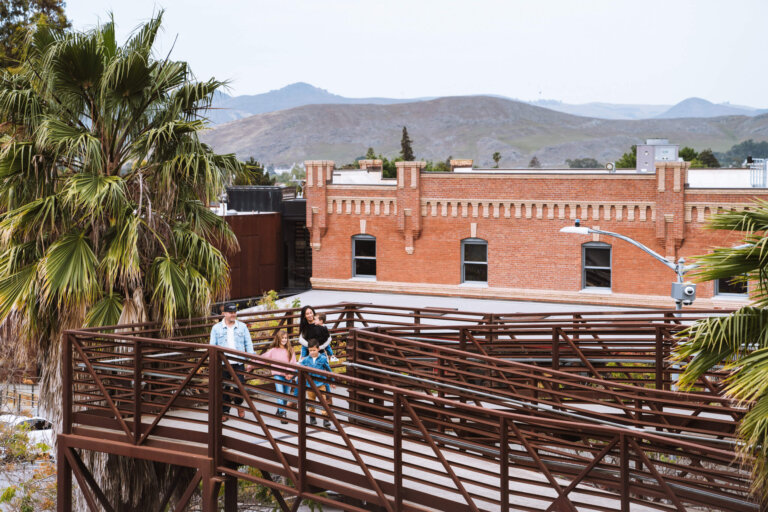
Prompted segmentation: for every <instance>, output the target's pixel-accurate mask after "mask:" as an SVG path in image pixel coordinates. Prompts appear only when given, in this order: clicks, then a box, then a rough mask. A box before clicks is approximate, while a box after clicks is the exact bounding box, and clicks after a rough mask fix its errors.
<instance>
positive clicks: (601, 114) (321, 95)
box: [208, 82, 768, 124]
mask: <svg viewBox="0 0 768 512" xmlns="http://www.w3.org/2000/svg"><path fill="white" fill-rule="evenodd" d="M493 97H497V98H503V99H507V100H513V101H519V100H516V99H514V98H508V97H505V96H493ZM431 99H435V98H434V97H425V98H409V99H395V98H346V97H344V96H339V95H338V94H333V93H330V92H328V91H326V90H325V89H320V88H318V87H315V86H313V85H310V84H308V83H304V82H297V83H295V84H290V85H287V86H285V87H283V88H282V89H277V90H274V91H269V92H266V93H263V94H255V95H250V96H248V95H245V96H228V95H227V94H224V93H219V94H217V96H216V97H215V98H214V101H213V105H212V109H211V110H210V112H209V114H208V118H209V119H210V121H211V122H212V123H213V124H222V123H228V122H230V121H236V120H238V119H242V118H245V117H248V116H252V115H254V114H264V113H266V112H275V111H277V110H286V109H289V108H295V107H302V106H304V105H329V104H332V105H362V104H368V105H392V104H396V103H413V102H416V101H427V100H431ZM528 103H529V104H531V105H535V106H537V107H543V108H547V109H550V110H554V111H557V112H563V113H565V114H572V115H575V116H582V117H595V118H599V119H654V118H658V119H673V118H682V117H718V116H731V115H745V116H754V115H760V114H765V113H766V112H768V109H762V110H760V109H756V108H753V107H745V106H738V105H730V104H727V103H721V104H714V103H711V102H709V101H707V100H704V99H701V98H688V99H686V100H683V101H681V102H680V103H678V104H677V105H627V104H615V103H584V104H579V105H574V104H569V103H562V102H560V101H556V100H538V101H533V102H528Z"/></svg>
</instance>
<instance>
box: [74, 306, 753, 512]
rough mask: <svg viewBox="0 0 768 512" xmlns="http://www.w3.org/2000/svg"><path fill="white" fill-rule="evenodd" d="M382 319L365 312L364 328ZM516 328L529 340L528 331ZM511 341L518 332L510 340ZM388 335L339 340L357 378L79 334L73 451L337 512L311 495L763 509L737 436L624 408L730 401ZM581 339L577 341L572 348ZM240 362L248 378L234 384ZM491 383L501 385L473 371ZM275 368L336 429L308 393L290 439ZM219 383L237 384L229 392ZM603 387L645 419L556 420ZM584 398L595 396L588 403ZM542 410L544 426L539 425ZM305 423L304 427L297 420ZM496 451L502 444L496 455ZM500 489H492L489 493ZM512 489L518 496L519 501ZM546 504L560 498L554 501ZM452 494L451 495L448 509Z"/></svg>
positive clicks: (182, 345) (377, 500)
mask: <svg viewBox="0 0 768 512" xmlns="http://www.w3.org/2000/svg"><path fill="white" fill-rule="evenodd" d="M344 307H345V308H346V307H347V306H346V305H345V306H344ZM337 309H339V310H342V309H340V308H337ZM343 311H345V312H346V311H348V310H347V309H343ZM372 311H375V310H374V309H373V308H368V309H367V312H368V314H370V313H371V312H372ZM343 314H346V313H343ZM368 318H370V317H368ZM625 318H626V317H625ZM655 318H660V317H659V316H656V317H655ZM604 319H605V317H601V320H600V321H597V322H596V324H597V325H600V324H604V325H605V328H606V329H607V328H608V322H603V321H602V320H604ZM496 320H497V319H496V318H494V321H496ZM526 322H528V321H527V320H526ZM329 323H330V322H329ZM357 323H359V322H357ZM520 324H521V325H520V326H523V329H527V327H524V326H525V325H528V324H527V323H525V324H523V322H520ZM545 324H546V325H547V328H548V329H549V330H550V332H552V330H553V329H554V328H560V329H562V328H564V327H563V324H562V323H561V324H560V327H556V326H553V325H552V324H551V323H549V322H546V323H545ZM350 325H351V326H354V325H355V322H354V321H351V322H350ZM461 325H464V326H466V327H467V328H472V329H474V330H475V332H478V331H480V332H484V333H487V332H493V333H494V334H498V333H499V332H503V329H501V328H500V329H496V328H495V325H493V326H492V328H490V329H488V325H478V324H474V325H469V324H461ZM496 325H498V324H496ZM579 325H580V326H581V327H580V329H581V330H580V331H579V332H580V333H581V334H582V335H583V334H585V332H584V329H585V325H587V326H588V325H589V321H586V324H585V323H584V321H583V320H582V319H580V320H579ZM512 327H513V326H512V325H511V324H508V325H507V330H508V331H509V330H510V329H512ZM613 327H614V328H615V329H616V331H615V332H626V331H625V330H624V331H623V330H622V329H623V328H622V327H621V326H617V325H614V326H613ZM442 328H443V329H445V326H443V327H442ZM411 329H412V330H411V332H413V333H416V332H420V331H419V330H420V329H423V330H426V331H430V332H434V331H436V330H437V329H438V328H437V327H435V326H430V325H428V324H415V325H413V324H412V325H411ZM451 329H452V330H455V329H456V327H455V326H451ZM383 331H384V332H375V331H372V330H355V329H352V330H351V331H348V332H347V331H344V332H347V338H348V342H349V343H350V347H349V354H348V355H349V357H350V360H349V361H348V362H349V366H348V367H349V368H350V371H349V372H347V374H339V373H327V372H324V371H321V370H315V369H311V370H310V369H307V368H306V367H303V366H300V365H296V364H291V363H275V362H273V361H271V360H269V359H265V358H263V357H261V356H260V355H256V354H246V353H243V352H238V351H233V350H229V349H225V348H222V347H216V346H211V345H208V344H203V343H195V342H190V341H179V340H167V339H158V338H152V337H150V336H147V335H146V334H148V332H147V331H143V332H142V333H141V334H131V333H126V332H121V333H114V332H94V331H93V330H77V331H69V332H68V335H67V337H66V344H65V347H64V355H63V358H62V365H63V367H62V369H63V370H64V372H63V374H64V375H63V391H64V397H63V402H62V403H63V406H64V415H63V417H64V429H63V432H64V434H65V435H66V436H75V437H77V436H82V437H88V436H93V435H99V436H101V437H102V438H103V439H106V441H104V440H102V441H101V442H102V443H103V444H104V445H105V446H106V445H108V444H109V443H114V444H115V446H117V445H119V444H128V445H131V446H133V447H134V451H135V450H138V449H141V448H142V447H147V448H150V447H152V446H155V445H157V443H161V445H162V446H164V447H166V449H173V450H179V451H184V450H194V452H195V453H198V452H199V453H206V454H207V456H208V457H210V459H211V460H212V461H214V468H215V470H216V472H218V473H219V474H225V475H229V476H234V477H237V478H240V479H244V480H251V481H259V482H261V483H262V484H264V485H267V486H268V487H272V488H273V489H275V490H279V491H280V492H283V493H288V494H293V495H295V496H298V497H301V498H310V497H311V498H312V499H317V500H318V501H320V502H321V503H324V504H328V505H332V504H335V503H336V502H335V501H334V499H332V498H327V497H320V496H317V495H315V494H313V493H312V492H311V491H312V490H313V488H315V487H321V488H325V489H329V490H333V491H335V492H337V493H339V494H342V495H346V496H351V497H355V498H357V499H362V500H363V501H367V502H369V503H371V504H376V505H378V506H381V507H384V508H385V509H387V508H388V509H390V510H393V511H394V510H398V511H399V510H402V511H404V512H409V511H414V512H415V511H416V510H417V509H420V508H419V507H428V508H438V509H443V510H447V508H446V507H450V508H451V509H452V510H467V511H469V510H477V511H480V510H489V509H495V510H509V508H510V505H511V502H510V499H511V497H512V496H517V498H515V499H528V500H539V502H540V503H541V504H542V509H546V507H547V506H549V507H550V509H556V510H560V509H561V508H568V507H577V506H578V507H581V506H586V505H587V504H589V505H590V506H593V505H595V504H597V506H598V508H599V507H603V508H604V509H605V508H607V509H619V508H623V509H625V510H628V507H629V504H630V503H637V504H646V505H649V506H652V507H655V508H658V509H661V510H673V509H679V508H680V507H681V506H682V507H685V506H689V505H693V506H698V505H707V506H714V507H720V508H721V509H723V510H758V508H757V505H755V503H754V501H752V499H751V498H750V496H749V485H750V483H751V482H750V480H749V475H748V473H747V472H746V471H744V470H743V469H740V468H739V467H738V466H734V465H733V462H734V459H733V457H734V451H733V450H732V449H724V448H719V447H718V446H716V445H720V444H724V443H728V442H730V440H732V439H733V437H732V434H731V433H728V432H720V433H717V434H715V435H714V436H713V437H712V438H709V439H708V438H706V437H705V436H699V437H696V436H689V435H688V434H687V433H686V432H694V431H695V429H693V430H691V429H690V428H688V427H686V426H685V425H684V424H683V425H679V424H676V425H671V426H666V427H663V426H661V425H656V424H653V423H648V424H649V425H653V426H651V427H646V428H643V427H642V425H643V422H648V421H649V420H648V418H650V417H659V418H661V417H669V418H673V417H675V413H674V412H673V411H669V412H667V411H664V410H663V408H662V410H661V411H654V410H651V409H644V408H643V407H639V408H637V407H636V405H635V404H631V403H629V402H631V401H632V400H640V401H642V403H654V400H656V401H659V403H663V402H664V400H667V399H669V400H672V399H673V398H674V399H676V400H677V403H678V405H679V406H680V407H701V408H703V410H713V411H714V410H718V409H717V407H718V406H717V405H709V404H722V406H726V407H721V408H722V409H728V410H731V409H732V408H731V409H729V408H728V407H727V406H728V405H729V401H728V400H726V399H724V398H722V397H718V396H716V395H713V394H702V393H700V394H695V395H691V394H680V393H676V392H672V391H668V390H664V389H658V390H657V389H643V388H639V387H637V386H632V385H630V384H627V383H622V382H612V381H609V380H606V379H600V378H596V377H582V376H579V375H574V374H573V373H571V372H568V371H565V370H564V369H561V370H556V369H552V368H543V367H541V366H536V365H532V364H527V363H523V362H516V361H505V360H501V359H499V358H496V357H494V356H493V355H489V354H484V353H480V352H478V351H468V350H469V349H471V348H472V345H471V344H470V343H467V341H466V339H465V340H464V342H462V343H463V344H462V345H460V346H456V347H454V346H451V347H448V346H445V345H440V347H439V353H438V352H435V350H436V345H435V344H434V343H431V342H427V341H418V340H412V339H409V338H408V337H407V329H405V328H403V327H392V330H388V329H383ZM393 331H396V332H393ZM566 331H568V328H566ZM510 332H511V331H510ZM539 332H542V331H539ZM643 332H650V330H648V329H645V330H644V331H643ZM654 332H655V331H654ZM394 334H398V335H399V336H398V335H394ZM497 341H498V340H496V339H493V340H492V341H489V342H487V343H485V342H484V343H483V344H482V347H484V348H483V350H485V349H486V348H487V349H488V350H490V349H491V348H492V347H494V346H495V345H494V344H495V343H497ZM583 341H584V340H580V339H574V341H573V342H574V344H576V348H577V350H579V347H578V343H579V342H583ZM364 343H377V344H379V345H377V347H378V348H372V349H371V350H372V351H370V350H369V349H367V348H364V347H363V345H362V344H364ZM478 343H479V342H478ZM503 343H508V341H507V340H504V342H503ZM503 343H502V344H501V345H503ZM550 343H551V336H550ZM643 343H645V341H644V342H643ZM501 345H500V346H501ZM371 347H373V345H372V346H371ZM385 347H389V348H386V350H385ZM460 348H461V349H463V350H460ZM366 350H368V352H365V351H366ZM377 351H378V353H379V354H384V355H381V356H380V357H381V358H380V359H379V360H375V359H374V360H373V365H372V368H374V369H375V370H376V371H379V372H380V373H381V370H384V369H386V368H387V366H386V365H388V364H390V363H388V362H387V361H386V357H394V359H392V361H395V360H398V361H408V362H409V363H410V364H412V365H413V366H411V367H406V366H401V367H400V368H401V369H403V371H406V370H408V368H410V369H412V370H413V371H412V372H410V371H407V372H406V373H408V375H405V376H402V378H398V379H400V380H398V379H394V380H392V381H391V382H390V381H389V380H388V378H384V379H381V378H370V377H372V376H368V375H366V374H365V373H364V372H362V370H363V368H362V367H363V366H364V365H365V364H367V363H366V362H365V361H369V362H370V360H369V359H365V358H366V357H369V356H368V355H365V354H375V353H376V352H377ZM387 351H390V352H391V354H389V353H387ZM397 351H400V352H399V353H397ZM392 354H394V356H392ZM416 354H425V355H429V354H432V355H434V357H435V359H434V360H435V361H441V363H440V364H439V365H435V364H432V366H431V367H430V361H429V360H428V359H424V360H419V359H418V358H416V357H415V356H416ZM385 355H386V357H385ZM356 358H357V359H356ZM361 358H363V359H361ZM577 359H578V358H577ZM230 361H237V362H242V363H244V364H245V365H246V367H247V368H248V367H253V368H250V369H246V371H238V370H236V369H235V368H234V367H232V366H231V364H230ZM398 364H400V363H398ZM355 365H357V367H356V368H355ZM369 366H371V365H369ZM427 368H430V370H433V369H436V368H440V369H441V370H440V372H443V373H439V372H438V373H433V374H432V376H431V378H427V377H426V376H424V375H422V374H424V373H425V372H426V369H427ZM481 369H483V370H484V371H488V372H491V373H490V374H489V376H483V375H482V374H479V373H473V372H476V371H478V370H481ZM125 370H128V371H127V372H126V371H125ZM273 370H276V371H281V372H285V373H289V374H291V375H293V376H295V377H297V381H298V383H299V384H298V385H299V386H300V389H302V390H303V389H304V387H305V385H307V384H308V385H309V387H310V389H314V391H319V389H317V385H316V384H315V383H314V382H313V379H312V378H310V377H309V375H310V374H312V375H319V376H321V377H323V378H325V379H333V380H334V382H335V384H336V385H337V386H338V389H337V390H335V391H332V392H330V393H329V394H328V395H327V396H325V397H323V396H322V395H319V398H318V400H317V402H316V403H315V404H314V405H315V408H316V410H315V412H309V415H310V417H315V418H317V417H320V418H323V417H326V418H328V419H329V421H330V422H331V424H332V426H333V428H331V429H327V428H325V427H311V426H310V425H309V424H308V423H307V421H306V420H307V416H306V415H305V414H304V412H305V411H308V407H309V406H310V405H312V403H313V402H311V401H310V400H309V399H308V398H307V397H306V396H305V394H304V393H303V392H302V393H299V396H298V397H296V398H297V399H296V400H294V401H295V402H298V403H297V405H294V406H292V407H287V409H288V410H289V413H290V414H289V416H290V417H289V418H286V420H287V421H288V424H287V426H283V425H281V424H280V422H279V420H280V419H281V418H280V417H278V416H277V415H276V414H275V412H274V407H275V400H276V399H277V398H284V399H287V400H290V399H291V398H292V395H291V396H288V395H286V394H284V393H280V392H278V391H276V390H275V388H274V387H273V382H274V379H273V377H272V376H271V371H273ZM223 371H226V372H227V373H229V374H230V375H237V376H238V377H237V378H234V377H233V378H230V379H226V378H225V377H224V374H223ZM387 371H392V372H393V373H394V370H387ZM598 371H600V370H599V369H598ZM451 374H453V375H454V377H451V376H450V375H451ZM239 376H242V377H243V378H244V379H245V383H242V382H240V380H239ZM467 376H472V377H473V378H477V379H486V380H488V379H490V380H488V382H491V381H492V382H495V383H497V384H499V385H501V384H503V383H507V385H509V384H510V383H513V384H514V383H516V382H517V381H519V380H525V379H529V380H531V382H532V383H533V384H528V386H529V387H528V389H534V388H536V389H539V388H538V386H537V385H536V384H535V383H536V382H540V383H543V384H542V385H543V386H544V387H541V388H540V391H539V397H538V398H536V397H535V396H533V395H528V396H524V395H520V396H513V395H512V394H510V393H509V392H508V391H506V390H505V389H503V388H502V389H498V390H497V389H495V388H494V390H493V393H497V391H498V393H497V394H498V395H499V398H498V399H496V398H494V396H493V394H492V393H490V392H486V391H483V389H482V384H478V383H474V384H473V383H471V382H469V381H467V380H466V379H465V377H467ZM391 377H397V375H391ZM252 379H258V380H257V381H252ZM451 379H453V380H451ZM515 379H517V380H515ZM406 381H410V382H415V381H418V382H420V384H419V386H420V387H419V386H415V387H414V386H411V387H403V386H398V385H397V384H398V383H400V382H406ZM549 383H553V384H557V386H554V387H553V386H552V385H550V384H549ZM225 386H227V387H226V388H225ZM294 386H296V384H294ZM431 386H434V387H435V388H437V387H439V386H443V387H444V388H446V389H445V390H444V391H445V392H444V393H443V395H442V396H441V395H439V394H438V395H434V394H432V393H431V392H428V391H430V387H431ZM450 386H453V387H450ZM547 386H549V387H547ZM601 387H602V388H605V391H606V392H609V391H610V393H608V394H606V395H605V396H609V395H610V396H613V397H614V398H613V399H612V400H614V406H616V405H617V404H618V405H619V406H621V407H622V408H625V409H626V410H629V411H630V412H631V415H636V417H634V419H632V418H628V419H626V420H625V419H620V421H615V422H613V423H612V424H601V423H600V422H599V421H595V417H596V416H592V417H583V418H582V417H576V416H569V417H568V418H567V419H563V418H562V417H561V418H558V417H557V415H558V414H561V410H562V411H564V412H566V413H567V411H569V410H574V408H575V407H576V406H577V404H576V402H573V400H570V401H569V400H560V401H559V402H551V403H549V402H548V398H547V397H548V396H561V395H563V396H564V394H567V393H568V392H569V389H577V388H578V389H583V391H584V392H586V391H589V392H590V393H593V394H594V393H600V391H599V389H598V388H601ZM448 389H450V393H449V392H448V391H447V390H448ZM225 398H232V399H234V398H240V399H242V400H243V401H244V402H243V405H242V407H243V408H244V409H246V410H247V412H248V415H247V416H246V418H245V419H244V420H241V419H238V418H237V416H236V415H235V416H228V417H229V418H230V419H229V421H228V422H227V423H222V415H221V412H220V411H221V407H222V405H223V403H224V402H223V401H224V399H225ZM511 398H514V399H516V400H517V399H521V402H522V403H523V407H524V408H523V409H517V410H515V409H509V408H504V407H496V406H494V405H493V404H494V403H502V402H504V401H505V400H506V401H507V402H509V401H510V399H511ZM587 398H588V397H587V396H586V395H584V396H582V397H581V398H579V400H587ZM590 400H591V399H590ZM109 402H112V404H111V405H110V403H109ZM624 402H626V403H624ZM686 404H688V405H686ZM537 405H538V406H539V407H538V410H540V411H541V412H542V413H543V414H541V415H534V414H532V410H535V409H537ZM547 409H549V410H547ZM734 410H735V409H734ZM298 411H302V414H299V415H298V416H296V413H297V412H298ZM321 412H322V413H323V414H324V415H325V416H321ZM294 416H296V417H294ZM633 422H636V423H633ZM603 423H607V422H603ZM122 425H124V426H125V427H127V432H126V430H125V429H123V428H122ZM638 425H640V427H638ZM641 428H642V430H640V429H641ZM647 428H661V430H659V431H649V430H647ZM94 429H96V430H94ZM97 433H98V434H97ZM718 436H719V437H721V438H722V440H718V439H717V437H718ZM500 440H502V441H504V440H506V441H507V442H502V443H501V444H499V441H500ZM135 453H138V452H135ZM689 459H690V460H696V461H701V463H700V464H698V465H692V464H689V463H688V462H686V461H688V460H689ZM232 464H235V465H240V464H244V465H252V466H254V467H257V468H260V469H262V470H263V471H264V472H266V474H273V475H282V476H285V477H287V478H289V479H290V480H291V481H293V482H294V483H295V485H296V487H288V486H285V485H283V484H279V483H276V482H273V481H272V480H269V479H267V478H261V477H253V476H251V475H247V474H245V473H241V472H238V471H234V470H233V469H232V466H231V465H232ZM409 467H412V468H421V470H422V471H425V473H423V474H422V473H419V472H416V473H414V472H413V471H403V469H404V468H409ZM328 475H333V476H334V478H330V479H329V478H328ZM429 475H431V476H429ZM489 478H491V479H493V478H495V479H496V480H495V482H496V483H495V484H493V485H491V487H488V485H489V484H488V483H487V480H488V479H489ZM542 478H543V480H542ZM511 481H515V482H517V483H516V484H515V485H513V486H511V487H510V485H511V484H510V482H511ZM576 489H578V490H576ZM550 492H554V493H555V495H554V497H553V495H551V494H549V493H550ZM585 492H586V494H584V493H585ZM446 493H447V494H446ZM442 494H446V495H447V496H453V497H452V498H441V497H440V496H441V495H442ZM547 496H548V497H547ZM542 500H543V501H542ZM585 500H586V501H585ZM449 503H450V505H449ZM601 503H602V505H601ZM611 504H612V505H611ZM488 507H490V508H488Z"/></svg>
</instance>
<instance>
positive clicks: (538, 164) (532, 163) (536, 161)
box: [528, 156, 541, 169]
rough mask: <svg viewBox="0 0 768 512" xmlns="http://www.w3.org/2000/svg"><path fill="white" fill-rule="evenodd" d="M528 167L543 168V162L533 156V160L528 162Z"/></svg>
mask: <svg viewBox="0 0 768 512" xmlns="http://www.w3.org/2000/svg"><path fill="white" fill-rule="evenodd" d="M528 168H530V169H541V162H539V159H538V158H537V157H535V156H534V157H533V158H531V161H530V162H528Z"/></svg>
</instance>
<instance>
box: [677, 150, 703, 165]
mask: <svg viewBox="0 0 768 512" xmlns="http://www.w3.org/2000/svg"><path fill="white" fill-rule="evenodd" d="M677 155H678V156H679V157H680V158H682V159H683V160H685V161H686V162H690V161H692V160H695V159H696V157H697V156H698V153H696V150H695V149H693V148H691V147H688V146H685V147H684V148H681V149H680V151H679V152H678V153H677Z"/></svg>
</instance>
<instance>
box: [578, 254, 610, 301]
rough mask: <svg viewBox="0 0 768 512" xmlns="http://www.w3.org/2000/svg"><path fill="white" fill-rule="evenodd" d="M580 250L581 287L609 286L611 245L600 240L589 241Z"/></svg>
mask: <svg viewBox="0 0 768 512" xmlns="http://www.w3.org/2000/svg"><path fill="white" fill-rule="evenodd" d="M581 248H582V249H581V250H582V262H583V265H582V275H581V279H582V287H583V288H608V289H609V290H610V288H611V246H610V245H608V244H605V243H602V242H589V243H586V244H584V245H582V246H581Z"/></svg>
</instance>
